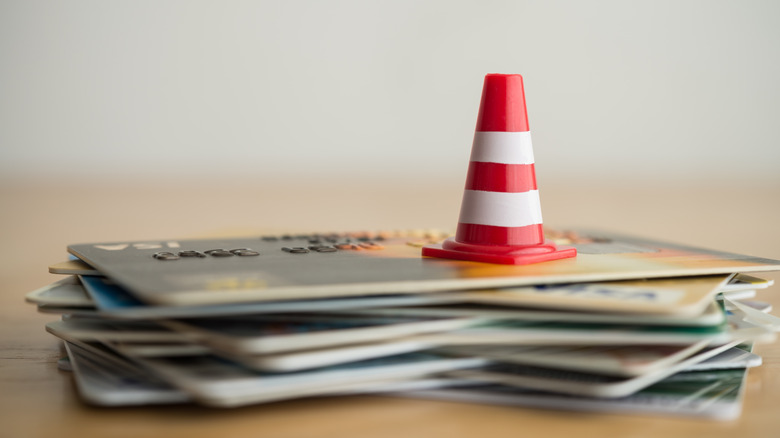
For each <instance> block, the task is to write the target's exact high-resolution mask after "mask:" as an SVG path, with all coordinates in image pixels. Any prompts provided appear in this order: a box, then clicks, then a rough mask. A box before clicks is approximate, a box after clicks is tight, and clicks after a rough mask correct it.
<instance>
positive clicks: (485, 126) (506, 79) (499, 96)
mask: <svg viewBox="0 0 780 438" xmlns="http://www.w3.org/2000/svg"><path fill="white" fill-rule="evenodd" d="M528 130H529V128H528V114H527V112H526V106H525V91H524V89H523V77H522V76H521V75H519V74H502V73H489V74H487V75H485V83H484V85H483V88H482V101H481V102H480V105H479V115H478V116H477V131H503V132H521V131H528Z"/></svg>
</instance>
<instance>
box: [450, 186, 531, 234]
mask: <svg viewBox="0 0 780 438" xmlns="http://www.w3.org/2000/svg"><path fill="white" fill-rule="evenodd" d="M459 222H460V223H467V224H478V225H493V226H496V227H525V226H527V225H538V224H541V223H542V205H541V203H540V202H539V191H538V190H530V191H527V192H519V193H504V192H485V191H481V190H464V192H463V203H462V204H461V207H460V219H459Z"/></svg>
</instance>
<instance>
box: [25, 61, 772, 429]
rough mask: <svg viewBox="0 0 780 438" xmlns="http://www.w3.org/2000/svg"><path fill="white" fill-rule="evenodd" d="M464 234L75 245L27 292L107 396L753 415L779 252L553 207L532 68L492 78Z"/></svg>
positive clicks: (475, 149)
mask: <svg viewBox="0 0 780 438" xmlns="http://www.w3.org/2000/svg"><path fill="white" fill-rule="evenodd" d="M466 180H467V182H466V187H465V191H464V196H463V203H462V206H461V212H460V217H459V219H458V225H457V230H456V232H455V235H454V236H452V235H450V234H449V233H443V232H439V231H419V230H417V231H406V232H401V231H392V232H391V231H386V232H384V231H377V232H325V233H323V232H313V233H302V234H289V235H262V234H258V235H254V236H246V237H214V238H209V239H184V240H180V239H165V240H159V241H144V242H125V241H117V242H96V243H86V244H74V245H70V246H69V247H68V248H67V250H68V252H69V254H70V259H69V260H68V261H66V262H61V263H57V264H54V265H51V266H50V268H49V270H50V272H52V273H53V274H57V275H58V276H60V278H58V279H57V280H56V281H54V282H53V283H52V284H50V285H48V286H46V287H43V288H41V289H38V290H36V291H33V292H31V293H29V294H28V295H27V300H28V301H29V302H31V303H34V304H36V305H37V307H38V310H39V311H40V312H43V313H48V314H53V315H60V318H59V319H58V320H56V321H53V322H51V323H49V324H48V325H47V326H46V329H47V330H48V331H49V332H50V333H52V334H53V335H55V336H57V337H59V338H61V339H62V340H63V341H64V342H65V346H66V348H67V351H68V357H66V358H63V359H62V360H61V361H60V367H61V368H63V369H69V370H72V371H73V376H74V381H75V384H76V387H77V390H78V393H79V394H80V396H81V398H82V399H83V400H84V401H86V402H87V403H90V404H95V405H101V406H116V407H121V406H131V405H151V404H170V403H197V404H202V405H207V406H214V407H223V408H224V407H235V406H244V405H250V404H263V403H272V402H275V401H279V400H287V399H294V398H302V397H312V396H345V395H350V394H364V393H376V394H386V395H388V396H394V397H416V398H433V399H445V400H456V401H463V402H472V403H495V404H507V405H517V406H528V407H536V408H546V409H559V410H577V411H590V412H594V411H595V412H616V413H626V414H642V415H678V416H679V415H683V416H696V417H704V418H711V419H720V420H722V419H730V418H735V417H736V416H738V415H739V413H740V410H741V404H742V400H741V398H742V394H743V393H744V391H743V388H744V384H745V376H746V374H747V372H748V369H749V368H751V367H755V366H759V365H760V364H761V358H760V356H758V355H756V354H754V353H752V345H753V344H754V343H760V342H773V341H774V339H775V335H776V332H777V331H778V330H780V319H778V318H777V317H775V316H773V315H771V314H770V311H771V310H772V309H771V308H770V306H768V305H767V304H765V303H764V302H762V301H761V300H760V295H759V293H768V292H764V291H763V289H767V288H768V287H769V286H771V283H772V282H771V281H767V280H763V279H761V278H759V277H755V276H753V275H752V274H753V273H756V272H762V271H774V270H780V262H779V261H775V260H768V259H762V258H756V257H750V256H745V255H739V254H731V253H725V252H717V251H711V250H704V249H700V248H691V247H686V246H683V245H677V244H674V243H666V242H658V241H655V240H652V239H644V238H638V237H630V236H622V235H617V234H614V233H609V232H606V231H589V230H584V231H583V230H552V229H543V226H542V217H541V204H540V201H539V191H538V188H537V186H536V177H535V170H534V159H533V151H532V147H531V140H530V130H529V128H528V121H527V115H526V106H525V97H524V93H523V81H522V78H521V77H520V76H519V75H488V76H487V77H486V78H485V83H484V89H483V95H482V100H481V103H480V110H479V115H478V122H477V132H476V134H475V138H474V143H473V146H472V154H471V158H470V163H469V171H468V175H467V179H466Z"/></svg>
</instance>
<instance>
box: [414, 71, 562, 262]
mask: <svg viewBox="0 0 780 438" xmlns="http://www.w3.org/2000/svg"><path fill="white" fill-rule="evenodd" d="M422 255H424V256H428V257H439V258H446V259H457V260H470V261H475V262H487V263H501V264H509V265H525V264H530V263H538V262H544V261H548V260H557V259H562V258H568V257H574V256H576V255H577V250H576V249H575V248H571V247H558V246H556V245H555V244H554V243H552V242H550V241H546V240H545V238H544V232H543V230H542V207H541V204H540V202H539V191H538V190H537V187H536V174H535V172H534V154H533V149H532V147H531V133H530V131H529V129H528V115H527V114H526V107H525V92H524V90H523V77H522V76H520V75H502V74H489V75H487V76H485V84H484V86H483V89H482V101H481V103H480V106H479V115H478V116H477V129H476V132H475V134H474V143H473V145H472V149H471V160H470V162H469V170H468V175H467V177H466V188H465V190H464V193H463V203H462V204H461V210H460V219H459V220H458V228H457V231H456V233H455V237H454V238H449V239H447V240H445V241H444V242H443V243H441V244H437V245H428V246H425V247H424V248H423V250H422Z"/></svg>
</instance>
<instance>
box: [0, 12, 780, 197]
mask: <svg viewBox="0 0 780 438" xmlns="http://www.w3.org/2000/svg"><path fill="white" fill-rule="evenodd" d="M490 72H499V73H521V74H523V75H524V77H525V83H526V94H527V99H528V106H529V119H530V123H531V130H532V132H533V135H534V148H535V154H536V159H537V168H538V171H539V172H542V173H543V175H545V178H546V179H548V180H549V179H551V178H564V177H568V176H574V177H585V178H606V179H614V180H615V181H618V180H619V179H620V180H625V179H643V180H652V179H658V178H663V179H667V178H674V179H691V178H693V179H702V178H708V179H716V178H717V179H726V180H728V179H731V178H738V179H751V178H752V179H755V180H757V181H764V182H771V183H778V182H780V177H779V176H778V172H777V169H778V165H780V145H778V141H777V139H778V135H780V134H779V133H778V125H780V123H779V122H780V85H779V84H780V2H777V1H771V0H770V1H745V0H740V1H736V0H735V1H677V0H674V1H658V0H655V1H643V2H636V1H605V0H599V1H587V2H585V1H582V2H581V1H570V2H561V1H538V2H537V1H510V0H507V1H484V0H483V1H473V2H460V1H384V2H372V1H267V2H261V1H126V2H114V1H103V0H95V1H67V2H62V1H30V0H22V1H8V0H0V174H2V176H4V177H29V178H38V177H43V176H47V175H49V176H55V177H58V178H61V177H70V178H76V177H79V176H81V177H86V178H96V177H99V178H104V177H111V178H131V179H132V178H149V177H162V176H178V177H192V176H197V175H202V176H203V177H208V178H214V177H218V175H224V174H228V173H241V174H246V175H251V176H262V175H271V176H275V175H277V174H282V173H283V174H287V175H291V174H295V173H297V174H299V175H334V176H336V175H345V174H361V175H363V174H365V175H374V176H376V177H377V178H386V179H388V180H390V179H393V178H405V179H416V178H424V177H437V176H441V177H445V178H448V177H450V176H453V175H454V176H456V177H457V178H460V177H461V175H462V174H463V173H464V171H465V168H466V164H467V163H466V161H467V159H468V155H469V151H470V147H471V137H472V135H473V130H474V124H475V120H476V113H477V107H478V103H479V96H480V92H481V86H482V78H483V75H484V74H485V73H490Z"/></svg>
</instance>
